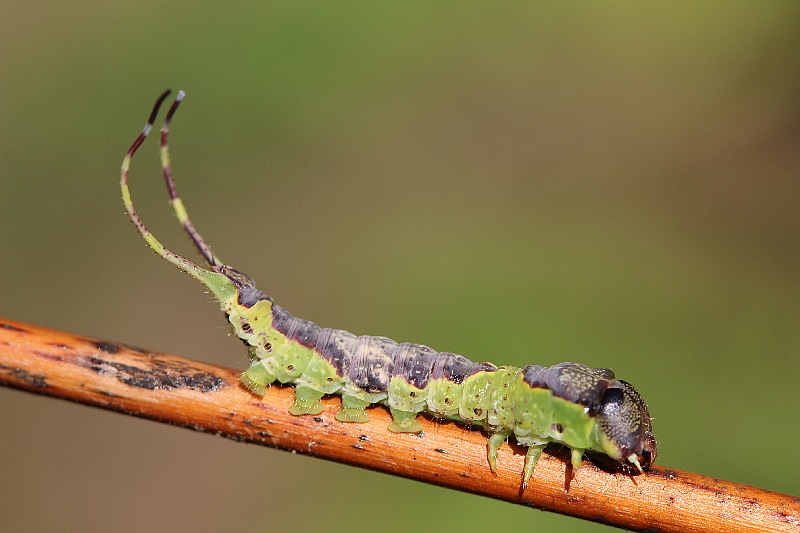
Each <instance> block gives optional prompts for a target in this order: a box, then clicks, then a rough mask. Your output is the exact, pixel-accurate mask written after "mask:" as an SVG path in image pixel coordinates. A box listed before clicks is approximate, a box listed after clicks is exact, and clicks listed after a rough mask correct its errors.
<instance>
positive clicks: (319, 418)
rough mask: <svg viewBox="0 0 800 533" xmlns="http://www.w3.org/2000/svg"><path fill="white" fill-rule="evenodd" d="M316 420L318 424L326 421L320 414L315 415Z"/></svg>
mask: <svg viewBox="0 0 800 533" xmlns="http://www.w3.org/2000/svg"><path fill="white" fill-rule="evenodd" d="M314 422H316V423H317V424H321V423H322V422H325V419H324V418H322V417H320V416H315V417H314Z"/></svg>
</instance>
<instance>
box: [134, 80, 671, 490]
mask: <svg viewBox="0 0 800 533" xmlns="http://www.w3.org/2000/svg"><path fill="white" fill-rule="evenodd" d="M168 94H169V91H166V92H165V93H163V94H162V95H161V96H160V97H159V98H158V100H157V102H156V105H155V106H154V108H153V111H152V112H151V114H150V118H149V119H148V121H147V123H146V124H145V127H144V129H143V130H142V132H141V134H139V136H138V137H137V138H136V140H135V141H134V143H133V144H132V145H131V147H130V149H129V150H128V153H127V155H126V156H125V158H124V160H123V162H122V168H121V173H120V187H121V189H122V198H123V201H124V203H125V208H126V209H127V211H128V215H129V217H130V219H131V221H132V222H133V223H134V225H135V226H136V228H137V229H138V231H139V233H140V234H141V235H142V237H144V239H145V240H146V241H147V243H148V244H149V245H150V246H151V247H152V248H153V250H154V251H155V252H156V253H158V254H159V255H160V256H161V257H162V258H164V259H166V260H167V261H169V262H170V263H172V264H173V265H175V266H176V267H178V268H179V269H181V270H183V271H184V272H187V273H189V274H190V275H192V276H193V277H195V278H196V279H198V280H199V281H200V282H202V283H203V284H204V285H205V286H206V287H207V288H208V289H210V290H211V292H212V293H213V294H214V296H215V297H216V299H217V300H218V301H219V303H220V305H221V307H222V309H223V311H224V312H225V314H226V315H227V317H228V320H229V322H230V324H231V327H232V329H233V331H234V333H235V334H236V335H237V336H238V337H239V338H240V339H241V340H242V341H243V342H244V343H245V345H247V346H248V348H249V352H250V356H251V361H252V363H251V365H250V367H249V368H248V369H247V371H246V372H245V373H244V374H243V375H242V383H243V384H244V386H245V387H247V388H248V389H249V390H250V391H251V392H252V393H253V394H255V395H257V396H263V395H264V393H265V391H266V389H267V387H268V386H270V385H271V384H272V383H274V382H278V383H281V384H292V385H294V386H295V401H294V404H293V405H292V407H291V408H290V412H291V413H292V414H294V415H316V414H319V413H320V412H322V410H323V406H322V404H321V403H320V399H321V398H322V397H323V396H325V395H327V394H338V395H341V397H342V406H341V408H340V409H339V411H338V412H337V413H336V419H337V420H339V421H340V422H355V423H358V422H366V421H367V420H368V419H369V414H367V412H366V411H365V408H366V407H368V406H370V405H372V404H376V403H378V404H384V405H387V406H388V407H389V410H390V412H391V415H392V419H393V422H392V423H391V424H390V426H389V429H390V430H391V431H394V432H412V433H417V432H420V430H421V428H422V426H421V425H420V423H419V422H418V421H417V420H416V418H417V415H418V414H419V413H427V414H430V415H432V416H433V417H436V418H448V419H453V420H456V421H460V422H462V423H464V424H466V425H468V426H473V425H475V426H482V427H483V428H484V429H485V430H486V431H487V433H488V434H489V441H488V449H487V457H488V460H489V466H490V468H491V470H492V471H495V470H496V459H497V451H498V449H499V447H500V446H501V445H502V443H503V442H505V441H506V440H507V439H508V438H509V437H511V436H513V437H514V439H515V440H516V441H517V443H518V444H520V445H522V446H525V447H527V448H528V451H527V455H526V458H525V468H524V473H523V488H524V487H525V486H526V485H527V482H528V480H529V478H530V476H531V474H532V473H533V469H534V466H535V465H536V461H537V460H538V458H539V456H540V455H541V453H542V450H543V449H544V447H545V446H546V445H547V444H548V443H551V442H555V443H561V444H564V445H566V446H567V447H568V448H569V449H570V451H571V454H570V455H571V465H572V469H573V473H574V472H576V471H577V470H578V468H579V466H580V464H581V459H582V457H583V454H584V452H586V451H595V452H599V453H601V454H604V455H606V456H608V457H609V458H610V459H612V460H614V461H615V462H616V464H617V465H618V466H619V467H620V468H621V469H622V470H625V471H627V472H631V473H633V472H634V471H635V470H638V471H639V472H643V471H644V469H645V468H647V467H648V466H649V465H650V464H651V463H652V462H653V461H654V460H655V458H656V441H655V439H654V438H653V433H652V428H651V422H650V415H649V414H648V411H647V405H646V404H645V403H644V401H643V400H642V398H641V396H640V395H639V393H638V392H637V390H636V389H635V388H634V387H633V386H632V385H630V384H629V383H627V382H625V381H622V380H618V379H616V377H615V376H614V373H613V372H612V371H611V370H609V369H606V368H590V367H587V366H585V365H583V364H581V363H560V364H557V365H553V366H550V367H543V366H540V365H528V366H526V367H524V368H517V367H513V366H500V367H498V366H495V365H494V364H492V363H476V362H473V361H471V360H469V359H467V358H466V357H464V356H463V355H458V354H454V353H449V352H437V351H436V350H434V349H432V348H430V347H428V346H423V345H420V344H413V343H397V342H395V341H393V340H391V339H388V338H386V337H377V336H370V335H362V336H356V335H353V334H352V333H349V332H347V331H343V330H338V329H330V328H321V327H319V326H317V325H316V324H314V323H313V322H310V321H307V320H302V319H300V318H295V317H294V316H292V315H291V313H289V312H288V311H287V310H285V309H283V308H282V307H280V306H279V305H277V304H275V303H274V302H273V300H272V298H270V297H269V296H268V295H267V294H265V293H263V292H261V291H260V290H259V289H258V288H256V286H255V283H254V282H253V280H252V279H250V278H249V277H248V276H246V275H245V274H243V273H242V272H239V271H238V270H236V269H234V268H232V267H230V266H228V265H225V264H224V263H222V261H220V259H219V258H218V257H217V256H216V255H214V253H213V252H212V251H211V248H210V247H209V246H208V245H207V244H206V242H205V240H204V239H203V237H202V236H201V235H200V234H199V233H198V232H197V230H196V229H195V227H194V225H193V224H192V222H191V221H190V220H189V216H188V214H187V212H186V209H185V207H184V205H183V202H182V201H181V199H180V197H179V196H178V192H177V189H176V187H175V182H174V180H173V178H172V170H171V166H170V161H169V151H168V143H167V138H168V135H169V126H170V122H171V121H172V117H173V115H174V114H175V111H176V110H177V108H178V106H179V105H180V103H181V101H182V100H183V97H184V93H183V91H181V92H179V93H178V96H177V98H176V99H175V101H174V102H173V103H172V105H171V107H170V109H169V111H168V112H167V116H166V119H165V120H164V126H163V127H162V129H161V156H162V157H161V159H162V168H163V174H164V179H165V182H166V185H167V190H168V192H169V197H170V201H171V203H172V207H173V209H174V210H175V213H176V215H177V217H178V221H179V222H180V224H181V225H182V226H183V228H184V230H185V231H186V233H187V234H188V236H189V238H190V239H191V240H192V242H193V243H194V245H195V247H196V248H197V250H198V251H199V252H200V255H202V256H203V259H204V260H205V262H206V263H207V265H208V267H207V268H203V267H200V266H198V265H196V264H195V263H193V262H191V261H189V260H188V259H186V258H185V257H182V256H180V255H177V254H175V253H173V252H171V251H169V250H168V249H166V248H165V247H164V246H163V245H162V244H161V242H159V241H158V239H156V238H155V237H154V236H153V234H152V233H150V231H149V230H148V229H147V227H146V226H145V225H144V223H142V221H141V219H140V218H139V216H138V215H137V213H136V210H135V209H134V207H133V202H132V201H131V196H130V190H129V188H128V170H129V168H130V164H131V159H132V158H133V155H134V153H135V152H136V150H137V149H138V148H139V146H140V145H141V144H142V143H143V142H144V140H145V138H146V137H147V135H148V133H149V132H150V130H151V129H152V126H153V122H154V121H155V117H156V115H157V114H158V110H159V108H160V106H161V104H162V103H163V102H164V100H165V99H166V98H167V96H168ZM155 381H158V380H157V379H156V380H155ZM353 447H354V448H360V446H359V445H353ZM437 451H438V450H437ZM442 453H444V450H442Z"/></svg>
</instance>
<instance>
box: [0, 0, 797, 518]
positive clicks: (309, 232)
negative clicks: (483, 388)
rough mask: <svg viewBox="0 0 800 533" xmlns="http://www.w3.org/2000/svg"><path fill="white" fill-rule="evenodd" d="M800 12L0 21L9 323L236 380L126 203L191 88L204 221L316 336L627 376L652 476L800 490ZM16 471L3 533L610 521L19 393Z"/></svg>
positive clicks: (80, 15)
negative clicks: (641, 408) (650, 437)
mask: <svg viewBox="0 0 800 533" xmlns="http://www.w3.org/2000/svg"><path fill="white" fill-rule="evenodd" d="M799 6H800V4H798V3H796V2H791V1H787V2H702V3H694V2H687V3H683V4H675V3H665V4H663V5H660V6H659V5H653V4H648V5H647V6H646V7H644V6H641V5H640V4H639V3H636V2H631V3H615V4H610V3H602V4H595V3H571V4H562V3H560V2H552V3H537V4H536V5H534V4H528V3H515V2H510V3H495V2H493V3H488V2H487V3H466V2H437V3H432V2H403V3H396V4H388V3H366V2H363V3H355V2H339V3H328V2H318V3H313V2H312V3H296V2H251V3H235V2H234V3H225V4H222V3H199V2H168V1H166V2H165V1H159V2H135V3H133V2H129V3H121V2H120V3H116V2H97V1H95V2H89V1H83V2H69V3H66V2H37V3H27V2H20V1H17V0H14V1H11V2H5V3H4V7H3V16H2V18H1V19H0V28H1V29H2V35H3V39H2V44H1V45H0V47H1V50H2V52H1V53H0V69H2V70H1V71H0V72H1V73H2V75H1V76H0V91H2V92H1V94H0V117H1V118H2V124H3V128H2V129H0V157H1V158H2V159H1V160H0V162H1V164H0V250H2V259H1V260H0V315H5V316H8V317H11V318H15V319H18V320H23V321H30V322H34V323H37V324H42V325H46V326H49V327H54V328H60V329H66V330H69V331H74V332H78V333H82V334H86V335H91V336H97V337H101V338H105V339H110V340H114V341H119V342H125V343H130V344H134V345H137V346H143V347H146V348H149V349H152V350H158V351H165V352H171V353H175V354H179V355H183V356H188V357H193V358H198V359H202V360H206V361H211V362H215V363H219V364H224V365H227V366H233V367H237V368H244V367H245V365H246V359H247V358H246V354H245V352H244V350H243V348H242V346H241V343H240V342H238V341H236V340H235V339H232V338H231V337H230V336H229V335H228V330H227V328H226V326H225V321H224V319H223V318H222V317H221V316H220V313H219V312H218V310H217V309H216V307H215V305H214V304H212V303H211V301H210V297H209V296H208V295H207V294H205V293H204V291H203V289H202V288H201V287H200V286H199V285H198V284H197V283H195V282H193V281H191V280H190V278H189V277H187V276H185V275H181V274H179V273H177V272H176V271H175V270H173V269H172V268H171V267H170V266H168V265H167V264H166V263H164V262H163V261H161V260H159V259H158V258H157V257H156V256H155V255H154V254H152V253H150V252H148V251H147V250H146V248H145V246H144V244H143V242H142V241H141V240H140V239H139V237H138V236H137V234H136V233H135V231H134V229H133V227H132V226H131V224H130V223H129V222H128V220H127V218H126V217H125V214H124V210H123V206H122V203H121V200H120V194H119V190H118V182H117V179H118V168H119V164H120V162H121V160H122V156H123V155H124V153H125V151H126V150H127V148H128V146H129V145H130V143H131V142H132V141H133V139H134V138H135V137H136V135H137V134H138V132H139V130H140V129H141V127H142V125H143V123H144V120H145V118H146V116H147V113H148V111H149V109H150V106H151V105H152V103H153V101H154V99H155V98H156V96H157V95H158V94H159V93H160V92H161V91H162V90H163V89H164V88H166V87H172V88H174V89H179V88H182V89H185V90H186V91H187V93H188V96H187V99H186V101H185V102H184V106H183V107H182V109H181V111H180V112H179V113H178V116H177V118H176V121H175V123H174V127H173V130H172V131H173V135H172V141H173V142H172V146H173V164H174V169H175V172H176V176H177V180H178V185H179V186H180V189H181V192H182V196H183V198H184V200H185V201H186V203H187V206H188V208H189V210H190V212H191V214H192V216H193V219H194V221H195V223H196V224H197V226H198V228H199V229H200V231H202V232H203V233H204V234H205V236H206V238H207V239H208V241H209V242H210V243H211V244H212V246H213V247H214V250H215V252H216V253H217V254H218V255H220V256H221V257H222V258H223V259H224V260H225V261H226V262H228V263H229V264H231V265H234V266H236V267H238V268H241V269H242V270H243V271H245V272H247V273H248V274H250V275H251V276H252V277H253V278H254V279H256V280H257V281H258V282H259V286H260V288H261V289H263V290H265V291H267V292H269V293H270V294H272V295H273V296H274V297H275V298H276V299H277V301H278V302H279V303H281V304H283V305H284V306H286V307H287V308H288V309H290V310H291V311H292V312H293V313H295V314H296V315H298V316H302V317H303V318H307V319H311V320H314V321H316V322H317V323H319V324H322V325H325V326H330V327H339V328H344V329H348V330H350V331H353V332H354V333H357V334H363V333H370V334H382V335H387V336H389V337H392V338H394V339H396V340H399V341H415V342H421V343H425V344H429V345H431V346H433V347H434V348H437V349H440V350H444V349H447V350H452V351H456V352H460V353H464V354H465V355H468V356H470V357H472V358H473V359H479V360H491V361H493V362H495V363H501V364H503V363H505V364H509V363H510V364H518V365H522V364H527V363H534V362H536V363H541V364H553V363H557V362H561V361H565V360H580V361H582V362H585V363H587V364H590V365H593V366H608V367H611V368H613V369H614V370H615V371H616V372H617V374H618V375H619V376H620V377H622V378H623V379H626V380H628V381H630V382H632V383H634V384H635V385H636V387H637V388H638V389H639V390H640V391H641V393H642V394H643V395H644V397H645V399H646V400H647V401H648V403H649V405H650V410H651V414H652V415H653V417H654V418H655V431H656V436H657V438H658V440H659V446H660V450H659V452H660V453H659V458H658V462H659V463H660V464H662V465H667V466H670V467H673V468H678V469H685V470H691V471H695V472H699V473H703V474H706V475H710V476H715V477H720V478H725V479H730V480H735V481H738V482H741V483H747V484H752V485H756V486H759V487H763V488H767V489H771V490H776V491H781V492H787V493H792V494H795V495H798V494H800V481H798V479H800V476H799V473H800V454H799V453H798V451H797V449H796V444H797V442H798V441H800V424H798V420H800V399H798V390H799V389H800V377H799V376H800V328H799V326H800V276H799V275H798V272H800V269H799V267H800V243H799V241H798V230H800V215H799V214H798V202H799V201H800V150H798V146H799V145H800V98H798V95H799V94H800V33H799V32H798V26H799V23H800V16H799V15H800V7H799ZM156 144H157V143H156V142H155V141H153V140H152V139H151V140H150V142H148V144H146V145H145V147H144V149H143V150H142V152H140V157H139V158H138V159H137V160H136V161H134V165H133V174H132V191H133V196H134V199H135V201H136V202H137V206H138V208H139V210H140V214H141V215H142V217H143V219H144V220H145V222H146V223H147V224H148V225H149V226H150V227H151V229H152V230H153V231H154V232H155V234H156V235H157V236H159V237H160V238H161V239H162V240H163V241H164V242H165V243H166V244H167V245H168V246H170V247H172V248H173V249H176V251H179V252H182V253H185V254H191V251H190V248H189V246H188V244H187V241H186V239H185V238H184V236H183V235H182V234H181V233H180V228H179V227H178V225H177V224H176V223H175V221H174V218H173V216H172V214H171V211H170V209H169V207H168V204H167V202H166V196H165V193H164V191H163V185H162V183H161V182H160V177H159V167H158V156H157V150H156ZM190 257H195V256H194V255H190ZM0 471H1V472H2V478H1V479H0V520H2V522H3V523H2V527H3V529H7V530H8V531H15V530H30V531H45V530H58V531H84V530H94V531H99V530H115V531H141V530H142V529H143V527H144V526H145V525H146V527H147V528H148V529H153V530H162V531H165V530H179V531H180V530H189V529H193V530H196V531H218V530H221V529H223V528H224V529H228V530H240V531H264V530H273V531H304V530H305V531H308V530H310V529H311V528H314V527H317V526H319V524H323V523H324V524H326V527H325V529H326V531H330V532H338V531H351V530H352V527H354V524H370V525H375V526H379V527H381V529H382V530H383V531H387V532H390V531H405V530H407V529H408V528H409V527H415V528H416V527H417V526H419V529H421V530H436V531H465V530H469V529H471V528H472V527H475V526H478V525H480V526H482V527H489V529H492V530H499V529H500V528H509V529H508V530H512V531H513V530H514V529H511V528H515V527H516V528H521V529H520V530H523V529H529V528H533V527H535V528H546V529H545V530H547V531H593V530H600V529H604V526H600V525H596V524H590V523H585V522H582V521H579V520H575V519H572V518H567V517H563V516H558V515H554V514H550V513H542V512H538V511H535V510H531V509H527V508H523V507H520V506H513V505H508V504H505V503H498V502H495V501H491V500H489V499H484V498H480V497H477V496H473V495H469V494H462V493H458V492H454V491H450V490H446V489H441V488H437V487H432V486H427V485H423V484H421V483H416V482H411V481H407V480H402V479H396V478H393V477H389V476H385V475H381V474H375V473H371V472H368V471H363V470H358V469H354V468H349V467H345V466H341V465H337V464H332V463H328V462H325V461H321V460H317V459H313V458H309V457H300V456H296V455H292V454H288V453H284V452H279V451H275V450H270V449H265V448H260V447H256V446H246V445H243V444H237V443H234V442H231V441H227V440H224V439H219V438H214V437H211V436H207V435H201V434H196V433H192V432H189V431H185V430H180V429H176V428H172V427H168V426H162V425H159V424H155V423H152V422H147V421H143V420H138V419H133V418H130V417H125V416H121V415H117V414H113V413H109V412H104V411H100V410H96V409H91V408H87V407H83V406H80V405H74V404H69V403H66V402H61V401H56V400H52V399H48V398H43V397H37V396H33V395H30V394H26V393H21V392H17V391H13V390H8V389H2V390H0ZM488 524H491V526H488ZM465 528H466V529H465Z"/></svg>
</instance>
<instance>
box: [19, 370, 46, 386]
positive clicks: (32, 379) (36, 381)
mask: <svg viewBox="0 0 800 533" xmlns="http://www.w3.org/2000/svg"><path fill="white" fill-rule="evenodd" d="M11 375H12V376H14V377H15V378H17V379H19V380H21V381H24V382H25V383H29V384H31V385H33V386H34V387H38V388H40V389H44V388H46V387H49V385H48V384H47V376H43V375H42V374H31V373H30V372H28V371H27V370H22V369H21V368H14V369H12V370H11Z"/></svg>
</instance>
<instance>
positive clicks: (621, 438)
mask: <svg viewBox="0 0 800 533" xmlns="http://www.w3.org/2000/svg"><path fill="white" fill-rule="evenodd" d="M597 427H598V430H599V441H600V446H601V448H602V449H603V452H604V453H605V454H606V455H608V456H609V457H611V458H613V459H616V460H617V461H620V462H623V463H624V462H625V461H627V462H628V463H630V464H632V465H633V466H635V467H636V469H637V470H638V471H639V472H641V471H643V469H645V468H647V467H648V466H649V465H650V464H651V463H653V462H654V461H655V460H656V455H657V453H658V452H657V449H656V440H655V438H653V430H652V427H651V425H650V415H649V413H648V412H647V405H646V404H645V403H644V400H642V397H641V396H640V395H639V392H638V391H637V390H636V389H635V388H633V385H631V384H630V383H628V382H626V381H622V380H617V384H615V385H614V386H610V387H609V388H608V389H606V392H605V394H604V395H603V399H602V402H601V406H600V412H599V413H598V414H597Z"/></svg>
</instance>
